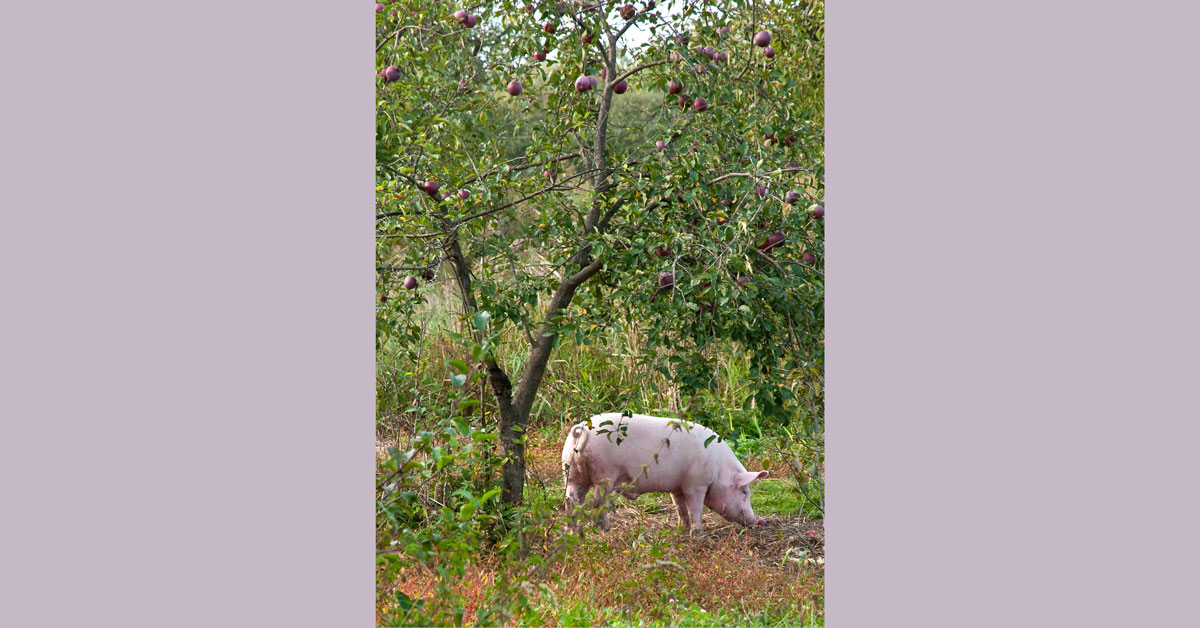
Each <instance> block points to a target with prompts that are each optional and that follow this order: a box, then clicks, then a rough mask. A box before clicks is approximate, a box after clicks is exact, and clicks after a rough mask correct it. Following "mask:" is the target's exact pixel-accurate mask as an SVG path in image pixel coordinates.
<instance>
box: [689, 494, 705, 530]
mask: <svg viewBox="0 0 1200 628" xmlns="http://www.w3.org/2000/svg"><path fill="white" fill-rule="evenodd" d="M707 493H708V487H707V486H702V487H700V488H696V489H691V490H688V491H686V492H685V493H684V495H685V496H686V497H687V511H688V519H689V520H690V521H689V523H690V524H691V525H690V526H689V531H690V533H692V534H698V533H699V532H700V527H701V525H700V515H702V514H704V496H705V495H706V494H707Z"/></svg>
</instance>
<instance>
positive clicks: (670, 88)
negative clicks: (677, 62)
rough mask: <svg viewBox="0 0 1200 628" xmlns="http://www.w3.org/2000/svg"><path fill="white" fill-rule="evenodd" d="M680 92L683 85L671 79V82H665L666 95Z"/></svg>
mask: <svg viewBox="0 0 1200 628" xmlns="http://www.w3.org/2000/svg"><path fill="white" fill-rule="evenodd" d="M682 91H683V83H680V82H679V81H676V80H675V79H671V80H669V81H667V93H668V94H678V93H679V92H682Z"/></svg>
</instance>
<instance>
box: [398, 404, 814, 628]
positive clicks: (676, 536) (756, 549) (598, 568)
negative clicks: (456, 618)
mask: <svg viewBox="0 0 1200 628" xmlns="http://www.w3.org/2000/svg"><path fill="white" fill-rule="evenodd" d="M565 429H566V426H565V425H564V426H562V429H551V428H544V429H540V430H538V431H537V432H535V433H531V434H530V438H529V448H528V449H527V455H528V467H527V474H528V489H527V499H531V500H550V501H554V500H558V501H561V500H562V495H563V478H562V470H561V462H560V457H561V454H562V435H563V432H565ZM391 444H394V443H392V442H390V441H387V440H381V441H379V442H378V443H377V451H378V452H379V458H380V459H382V458H383V457H385V456H386V453H385V452H386V448H387V446H388V445H391ZM742 462H743V463H744V464H745V465H746V467H747V468H755V469H757V468H762V467H763V466H764V465H765V466H767V467H769V468H772V469H774V470H775V472H776V473H778V474H779V475H780V476H782V477H773V478H769V479H766V480H762V481H760V482H757V483H755V486H754V489H753V490H752V492H751V503H752V505H753V507H754V510H755V512H756V513H757V514H759V515H760V516H762V517H763V518H764V519H765V520H766V524H765V525H762V526H755V527H750V528H744V527H742V526H739V525H735V524H730V523H729V522H727V521H725V520H724V519H722V518H721V517H720V516H718V515H717V514H715V513H713V512H712V511H710V510H709V509H707V508H705V510H704V517H703V522H704V533H703V534H702V535H699V536H691V537H689V536H687V535H685V534H683V533H681V532H680V531H679V520H678V515H677V514H676V513H675V508H674V506H673V505H672V504H671V500H670V497H669V496H668V495H666V494H653V493H652V494H646V495H642V496H641V497H639V498H638V499H637V500H632V501H631V500H629V499H625V498H622V497H617V498H616V501H615V504H614V506H615V510H614V512H613V513H612V515H611V521H612V529H611V530H610V531H608V532H602V531H600V530H599V529H597V528H593V527H588V528H585V530H584V532H583V539H584V542H583V543H582V544H581V545H580V546H579V547H578V548H576V549H575V550H574V551H573V552H572V553H571V554H570V556H569V558H568V560H566V561H564V562H563V563H562V564H558V565H555V566H554V568H553V570H552V575H551V577H550V578H549V579H548V580H547V581H546V582H545V583H544V584H546V585H547V590H546V591H544V592H539V593H538V594H536V595H535V596H534V597H533V598H532V599H533V600H534V603H533V605H532V606H533V608H532V610H531V611H529V612H527V613H526V614H525V615H524V616H522V617H520V618H514V619H513V625H521V626H679V625H686V626H823V625H824V599H825V582H824V574H825V570H824V567H825V565H824V563H825V532H824V525H823V520H822V519H820V518H812V517H810V516H806V515H811V514H814V513H813V509H812V508H806V507H805V503H804V500H803V497H802V496H801V495H800V493H799V492H798V491H797V490H796V483H795V481H794V480H793V479H792V478H791V477H790V476H789V475H788V474H787V472H786V470H785V467H784V466H783V465H782V464H779V463H778V461H772V459H771V457H770V456H769V455H764V456H749V457H747V458H745V459H743V460H742ZM468 574H469V575H468V577H467V578H465V579H463V580H462V582H461V584H460V585H459V586H458V587H457V589H458V592H459V593H460V594H461V595H462V596H463V598H464V599H466V600H468V603H467V604H466V605H465V607H464V609H463V610H464V616H463V625H472V624H474V622H475V620H476V611H477V609H478V605H479V604H480V603H482V601H483V600H482V597H483V596H484V595H485V592H486V591H487V590H488V589H489V587H491V586H492V585H493V583H494V580H495V578H496V576H497V574H496V571H495V570H494V569H493V568H492V566H491V565H490V564H489V558H488V556H487V555H486V554H481V555H480V556H479V557H478V558H477V560H476V561H475V562H474V564H472V565H471V566H470V568H469V570H468ZM435 579H436V576H435V575H434V574H433V573H432V572H430V571H429V570H428V569H427V568H424V567H422V566H420V565H414V566H413V567H412V568H410V569H405V570H403V571H402V572H401V576H400V579H398V580H397V581H395V582H391V583H388V584H387V585H386V586H385V587H381V589H380V591H379V595H378V597H377V609H376V610H377V614H378V619H379V621H380V623H381V624H382V623H385V620H386V618H387V617H389V616H392V615H393V613H394V612H395V610H396V606H397V605H398V602H397V597H396V593H402V594H403V595H404V596H407V598H408V599H411V600H413V601H417V600H422V599H427V598H429V597H431V596H433V595H434V582H435Z"/></svg>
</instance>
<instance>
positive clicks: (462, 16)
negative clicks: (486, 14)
mask: <svg viewBox="0 0 1200 628" xmlns="http://www.w3.org/2000/svg"><path fill="white" fill-rule="evenodd" d="M454 19H456V20H458V23H459V24H466V23H467V12H466V11H463V10H462V9H459V10H457V11H455V12H454Z"/></svg>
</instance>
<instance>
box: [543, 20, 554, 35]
mask: <svg viewBox="0 0 1200 628" xmlns="http://www.w3.org/2000/svg"><path fill="white" fill-rule="evenodd" d="M556 28H557V27H556V26H555V25H554V22H546V25H545V26H543V27H542V30H544V31H546V32H547V33H550V34H553V33H554V30H555V29H556Z"/></svg>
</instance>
